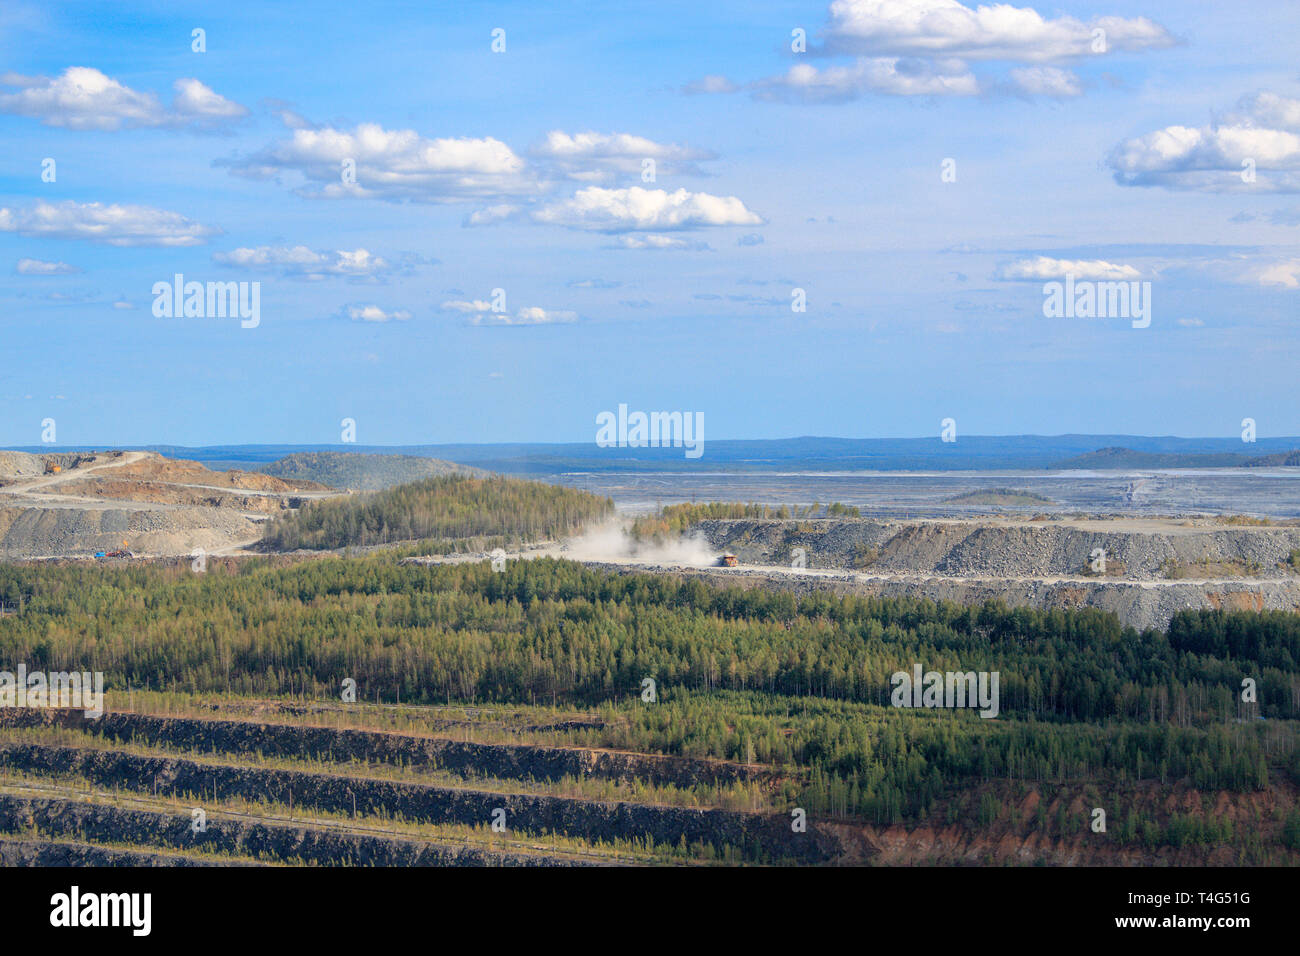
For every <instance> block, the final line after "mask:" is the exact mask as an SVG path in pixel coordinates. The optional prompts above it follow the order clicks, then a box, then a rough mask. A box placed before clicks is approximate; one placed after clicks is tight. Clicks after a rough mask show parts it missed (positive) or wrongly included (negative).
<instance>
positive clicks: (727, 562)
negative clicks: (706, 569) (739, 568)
mask: <svg viewBox="0 0 1300 956" xmlns="http://www.w3.org/2000/svg"><path fill="white" fill-rule="evenodd" d="M739 563H740V562H739V561H737V560H736V556H735V555H734V554H724V555H723V556H722V557H720V558H718V567H720V568H734V567H735V566H736V565H737V564H739Z"/></svg>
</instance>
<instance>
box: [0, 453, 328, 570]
mask: <svg viewBox="0 0 1300 956" xmlns="http://www.w3.org/2000/svg"><path fill="white" fill-rule="evenodd" d="M337 493H338V492H335V491H333V490H332V489H329V488H326V487H325V486H324V485H319V484H316V483H315V482H310V481H285V480H282V479H280V478H273V477H271V476H270V475H262V474H257V473H253V472H245V471H227V472H219V471H209V470H208V469H207V468H204V467H203V466H202V465H200V464H198V463H196V462H191V461H177V460H174V459H169V458H164V457H163V456H161V455H159V454H157V453H155V452H143V451H107V452H75V453H72V452H69V453H61V454H43V455H34V454H27V453H23V452H0V560H24V559H41V558H66V557H93V556H94V555H95V554H96V553H98V552H104V553H105V554H109V553H112V552H115V551H127V552H130V554H131V555H132V556H137V557H163V556H174V555H188V554H191V553H193V552H194V551H195V550H196V549H201V550H203V551H205V552H206V553H208V554H223V553H228V552H231V551H235V550H238V549H240V548H243V547H245V546H246V545H249V544H252V543H253V542H255V541H257V540H258V539H259V538H260V537H261V530H260V525H261V523H262V522H265V521H266V520H267V519H268V518H269V517H271V515H273V514H276V513H278V512H280V511H282V510H284V509H288V508H297V507H299V506H300V505H301V504H302V503H303V502H304V501H307V500H310V499H312V498H320V497H329V496H332V495H335V494H337Z"/></svg>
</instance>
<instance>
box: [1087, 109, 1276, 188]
mask: <svg viewBox="0 0 1300 956" xmlns="http://www.w3.org/2000/svg"><path fill="white" fill-rule="evenodd" d="M1298 132H1300V100H1296V99H1292V98H1289V97H1284V96H1279V95H1277V94H1274V93H1260V94H1256V95H1255V96H1251V97H1246V98H1243V99H1242V100H1241V102H1240V103H1238V107H1237V111H1235V112H1233V113H1231V114H1229V115H1228V116H1226V117H1225V118H1224V119H1223V120H1222V121H1221V122H1218V123H1213V124H1209V125H1206V126H1199V127H1193V126H1166V127H1164V128H1163V129H1159V130H1155V131H1154V132H1151V133H1147V134H1145V135H1143V136H1137V137H1134V138H1132V139H1128V140H1125V141H1123V142H1122V143H1119V144H1118V145H1117V146H1115V148H1114V149H1113V150H1111V153H1110V157H1109V159H1108V163H1109V165H1110V167H1111V169H1112V171H1113V173H1114V176H1115V181H1116V182H1117V183H1119V184H1120V185H1122V186H1163V187H1165V188H1167V189H1180V190H1195V191H1201V192H1229V191H1232V192H1297V191H1300V135H1297V133H1298Z"/></svg>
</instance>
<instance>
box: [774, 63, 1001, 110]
mask: <svg viewBox="0 0 1300 956" xmlns="http://www.w3.org/2000/svg"><path fill="white" fill-rule="evenodd" d="M754 89H755V95H756V96H758V97H759V98H760V99H780V100H801V101H805V102H843V101H845V100H851V99H856V98H857V97H859V96H862V95H864V94H867V93H885V94H889V95H892V96H974V95H975V94H976V93H978V92H979V81H978V80H977V79H976V78H975V75H974V74H973V73H971V72H970V70H969V69H967V67H966V64H965V63H963V62H961V61H960V60H948V59H945V60H940V61H937V62H929V61H926V60H918V59H914V58H908V59H901V58H899V57H863V58H861V59H859V60H857V61H856V62H855V63H854V64H853V65H851V66H828V67H824V68H822V69H817V68H816V67H814V66H812V65H810V64H807V63H800V64H798V65H797V66H793V67H791V68H790V69H789V70H788V71H787V72H786V73H784V74H783V75H781V76H778V77H773V78H771V79H767V80H761V81H760V82H758V83H756V84H754Z"/></svg>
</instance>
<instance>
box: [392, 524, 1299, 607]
mask: <svg viewBox="0 0 1300 956" xmlns="http://www.w3.org/2000/svg"><path fill="white" fill-rule="evenodd" d="M798 549H802V555H803V556H802V562H800V559H799V550H798ZM1099 552H1104V560H1101V561H1099V560H1098V556H1099V554H1098V553H1099ZM724 553H730V554H734V555H735V556H736V559H737V565H736V566H735V567H721V566H719V558H720V556H721V555H722V554H724ZM1293 555H1294V556H1293ZM541 556H547V557H559V558H569V559H571V560H576V561H581V562H583V563H585V564H588V565H591V566H593V567H598V568H602V569H606V570H611V571H616V572H621V573H632V572H637V571H651V572H654V573H671V574H678V575H688V576H693V577H698V578H701V579H704V580H706V581H708V582H709V583H711V584H720V585H724V586H725V585H738V586H741V587H766V588H778V589H782V590H789V591H793V592H795V593H807V592H809V591H813V590H818V589H825V590H830V591H834V592H836V593H841V594H864V595H877V596H881V597H914V598H924V599H928V600H932V601H951V602H953V603H958V604H981V603H983V602H985V601H989V600H1000V601H1002V602H1004V603H1005V604H1008V605H1010V606H1013V607H1016V606H1025V607H1035V608H1045V609H1051V608H1078V607H1095V608H1099V609H1101V610H1103V611H1110V612H1113V613H1114V614H1116V615H1117V616H1118V617H1119V619H1120V620H1121V621H1122V622H1123V623H1125V624H1129V625H1132V626H1133V627H1136V628H1138V629H1142V628H1147V627H1155V628H1164V627H1166V626H1167V625H1168V623H1169V619H1170V618H1171V617H1172V616H1173V615H1174V614H1175V613H1177V612H1178V611H1182V610H1187V609H1199V608H1207V609H1209V608H1216V609H1217V608H1222V609H1226V610H1243V611H1262V610H1282V611H1296V610H1300V573H1298V570H1297V564H1300V525H1298V524H1296V523H1295V522H1286V523H1280V524H1249V525H1239V524H1233V523H1231V521H1230V519H1223V518H1213V517H1198V518H1156V517H1132V516H1115V517H1107V516H1091V517H1071V518H1065V517H1056V516H1052V517H1048V518H1044V519H1041V520H1038V519H1021V518H1008V517H994V516H990V517H985V518H970V519H921V520H901V519H899V520H894V519H874V518H823V519H812V520H776V519H737V520H706V521H701V522H699V523H698V524H696V525H695V526H694V527H693V528H692V529H691V530H690V531H689V532H687V533H686V534H684V535H683V536H682V537H681V538H680V539H678V540H676V541H670V542H637V541H634V540H633V539H632V538H631V537H630V536H629V535H628V534H627V533H626V532H625V531H624V530H622V529H618V528H613V527H607V528H602V529H596V530H595V531H593V532H591V533H589V534H587V535H584V536H583V537H581V538H576V539H573V540H570V541H566V542H564V543H555V544H550V545H535V546H533V547H530V548H525V549H522V550H520V551H517V552H513V553H511V554H510V555H508V557H510V558H532V557H541ZM487 557H488V556H487V555H486V554H483V555H455V556H447V557H442V558H439V557H433V558H408V559H406V560H407V561H409V562H425V563H442V562H445V561H467V560H483V559H486V558H487ZM800 563H802V565H803V566H796V565H798V564H800Z"/></svg>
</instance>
